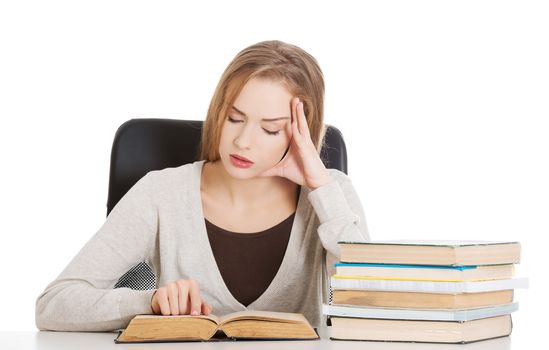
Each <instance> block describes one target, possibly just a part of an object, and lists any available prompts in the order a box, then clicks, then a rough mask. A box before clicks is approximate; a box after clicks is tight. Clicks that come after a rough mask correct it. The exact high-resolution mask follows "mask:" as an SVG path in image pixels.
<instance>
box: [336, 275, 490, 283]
mask: <svg viewBox="0 0 549 350" xmlns="http://www.w3.org/2000/svg"><path fill="white" fill-rule="evenodd" d="M333 277H334V278H338V279H353V280H355V279H356V280H372V281H376V280H378V281H416V282H481V281H492V280H493V279H492V280H491V279H480V280H463V279H461V280H459V279H457V280H456V279H448V280H446V279H444V280H435V279H422V278H392V277H387V278H385V277H370V276H343V275H333Z"/></svg>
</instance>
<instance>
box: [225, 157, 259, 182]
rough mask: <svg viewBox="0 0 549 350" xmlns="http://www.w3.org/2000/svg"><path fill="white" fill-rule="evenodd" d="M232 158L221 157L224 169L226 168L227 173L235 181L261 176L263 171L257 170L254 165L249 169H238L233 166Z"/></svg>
mask: <svg viewBox="0 0 549 350" xmlns="http://www.w3.org/2000/svg"><path fill="white" fill-rule="evenodd" d="M229 157H230V156H227V157H226V158H225V157H221V163H222V164H223V167H224V168H225V171H226V172H227V174H229V175H231V176H232V177H234V178H235V179H241V180H245V179H252V178H254V177H256V176H257V174H260V173H261V171H258V170H257V165H256V164H255V163H254V165H252V166H251V167H249V168H238V167H236V166H234V165H233V163H232V162H231V160H230V159H229Z"/></svg>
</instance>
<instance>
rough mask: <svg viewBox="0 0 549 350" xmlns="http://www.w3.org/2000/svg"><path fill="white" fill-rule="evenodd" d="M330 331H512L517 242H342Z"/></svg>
mask: <svg viewBox="0 0 549 350" xmlns="http://www.w3.org/2000/svg"><path fill="white" fill-rule="evenodd" d="M338 244H339V247H340V251H341V259H340V262H339V263H337V264H336V274H335V275H333V276H331V279H330V300H329V304H328V305H326V304H325V305H323V314H325V315H327V316H328V325H329V326H331V327H330V328H329V330H330V339H340V340H370V341H403V342H436V343H469V342H473V341H479V340H484V339H491V338H497V337H502V336H507V335H509V334H511V330H512V320H511V313H512V312H514V311H516V310H518V303H517V302H514V300H513V294H514V289H516V288H527V287H528V280H527V279H526V278H515V277H514V268H515V265H514V264H517V263H519V262H520V244H519V243H518V242H485V241H457V242H456V241H383V242H338Z"/></svg>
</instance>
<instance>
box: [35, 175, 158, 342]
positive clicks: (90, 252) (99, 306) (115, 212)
mask: <svg viewBox="0 0 549 350" xmlns="http://www.w3.org/2000/svg"><path fill="white" fill-rule="evenodd" d="M151 193H152V180H151V173H150V172H149V173H147V174H146V175H145V176H143V177H142V178H141V179H140V180H139V181H137V182H136V183H135V185H134V186H133V187H131V188H130V190H129V191H128V192H127V193H126V194H125V195H124V196H123V197H122V198H121V199H120V201H119V202H118V203H117V204H116V206H115V207H114V208H113V209H112V210H111V212H110V213H109V215H108V217H107V219H106V221H105V223H104V224H103V225H102V226H101V227H100V229H99V230H98V231H97V232H96V233H95V235H93V237H91V239H90V240H89V241H88V242H87V243H86V244H85V245H84V247H83V248H82V249H81V250H80V251H79V252H78V254H77V255H76V256H75V257H74V258H73V259H72V261H70V263H69V264H68V266H66V267H65V269H64V270H63V271H62V272H61V274H60V275H59V276H58V277H57V278H56V279H55V280H54V281H53V282H51V283H50V284H49V285H48V286H47V287H46V288H45V290H44V291H43V292H42V293H41V294H40V295H39V296H38V298H37V300H36V309H35V322H36V326H37V327H38V329H40V330H55V331H113V330H117V329H121V328H125V327H126V326H127V324H128V323H129V321H130V320H131V319H132V318H133V317H134V316H135V315H137V314H151V313H152V309H151V297H152V294H153V293H154V289H153V290H145V291H142V290H132V289H129V288H116V289H113V287H114V285H115V283H116V282H117V281H118V279H119V278H120V277H121V276H122V275H123V274H124V273H125V272H127V271H128V270H129V269H130V268H131V267H133V266H134V265H136V264H137V263H138V262H141V261H144V260H146V258H147V257H148V256H149V250H150V249H151V245H152V243H153V238H154V237H155V236H156V230H157V220H158V217H157V210H156V207H155V205H154V203H153V199H152V195H151Z"/></svg>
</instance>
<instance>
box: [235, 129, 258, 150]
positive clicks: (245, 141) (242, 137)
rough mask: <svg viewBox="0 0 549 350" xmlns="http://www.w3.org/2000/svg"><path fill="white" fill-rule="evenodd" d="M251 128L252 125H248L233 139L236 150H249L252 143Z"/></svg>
mask: <svg viewBox="0 0 549 350" xmlns="http://www.w3.org/2000/svg"><path fill="white" fill-rule="evenodd" d="M252 128H253V125H252V124H251V123H248V124H247V125H245V126H244V127H243V128H241V129H240V132H239V133H238V134H237V135H236V137H235V139H234V144H235V145H236V146H237V147H238V148H242V149H247V148H250V145H251V143H252Z"/></svg>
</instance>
